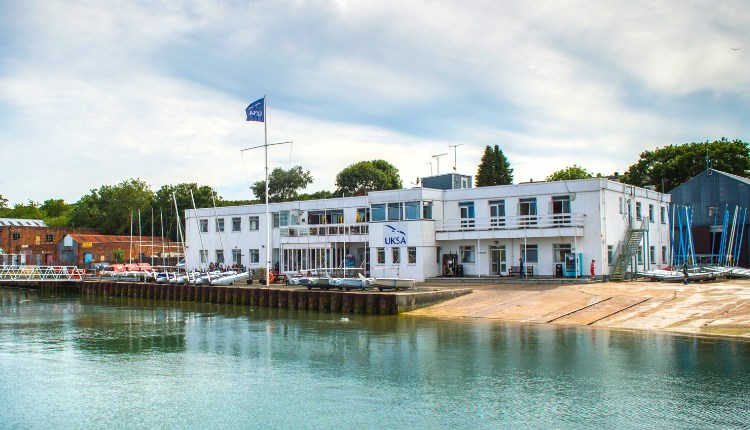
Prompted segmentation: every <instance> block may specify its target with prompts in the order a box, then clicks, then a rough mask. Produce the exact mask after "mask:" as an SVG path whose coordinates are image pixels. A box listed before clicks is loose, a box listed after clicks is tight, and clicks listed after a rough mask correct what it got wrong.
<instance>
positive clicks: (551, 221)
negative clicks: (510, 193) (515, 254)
mask: <svg viewBox="0 0 750 430" xmlns="http://www.w3.org/2000/svg"><path fill="white" fill-rule="evenodd" d="M585 217H586V215H585V214H570V213H567V214H548V215H517V216H502V217H489V218H469V219H467V218H459V219H450V220H442V221H435V232H436V233H437V240H453V239H489V238H517V237H554V236H582V235H583V223H584V219H585Z"/></svg>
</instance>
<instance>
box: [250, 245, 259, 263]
mask: <svg viewBox="0 0 750 430" xmlns="http://www.w3.org/2000/svg"><path fill="white" fill-rule="evenodd" d="M259 262H260V249H251V250H250V264H258V263H259Z"/></svg>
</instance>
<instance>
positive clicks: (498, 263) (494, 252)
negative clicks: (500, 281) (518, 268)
mask: <svg viewBox="0 0 750 430" xmlns="http://www.w3.org/2000/svg"><path fill="white" fill-rule="evenodd" d="M506 271H507V270H506V267H505V246H492V247H490V275H502V274H504V273H505V272H506Z"/></svg>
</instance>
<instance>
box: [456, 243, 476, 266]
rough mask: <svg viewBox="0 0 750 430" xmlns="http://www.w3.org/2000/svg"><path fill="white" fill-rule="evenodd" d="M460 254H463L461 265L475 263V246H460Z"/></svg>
mask: <svg viewBox="0 0 750 430" xmlns="http://www.w3.org/2000/svg"><path fill="white" fill-rule="evenodd" d="M459 252H460V253H461V263H473V262H474V247H473V246H460V247H459Z"/></svg>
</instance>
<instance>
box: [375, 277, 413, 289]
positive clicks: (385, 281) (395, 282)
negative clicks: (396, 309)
mask: <svg viewBox="0 0 750 430" xmlns="http://www.w3.org/2000/svg"><path fill="white" fill-rule="evenodd" d="M415 285H416V281H415V280H414V279H401V278H375V281H374V282H373V286H375V287H377V288H378V290H380V291H383V290H384V289H393V290H396V291H398V290H408V289H412V288H414V286H415Z"/></svg>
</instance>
